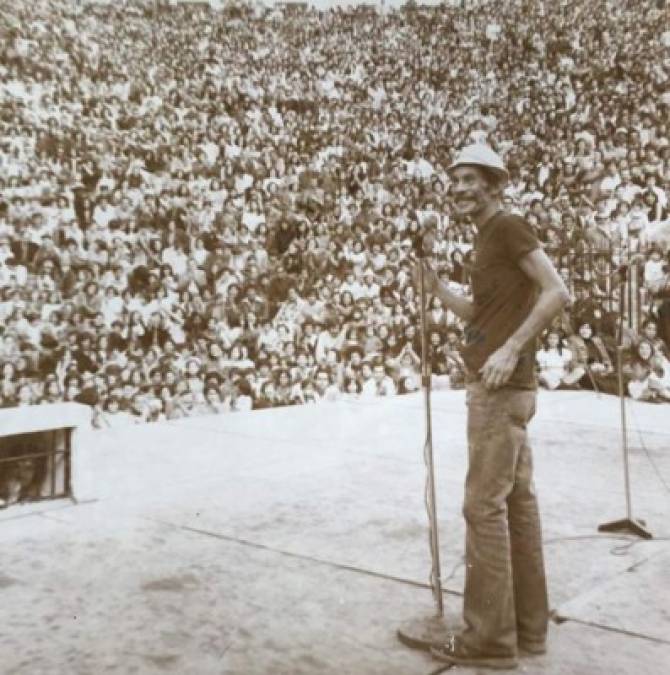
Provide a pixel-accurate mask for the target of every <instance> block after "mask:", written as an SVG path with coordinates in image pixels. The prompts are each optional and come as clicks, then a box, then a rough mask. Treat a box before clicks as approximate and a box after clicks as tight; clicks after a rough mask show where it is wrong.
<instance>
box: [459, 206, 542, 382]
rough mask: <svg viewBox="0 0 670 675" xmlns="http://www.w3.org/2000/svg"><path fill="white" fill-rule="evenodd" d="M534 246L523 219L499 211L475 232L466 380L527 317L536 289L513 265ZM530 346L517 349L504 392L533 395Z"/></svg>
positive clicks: (533, 349) (533, 350) (532, 348)
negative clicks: (522, 391)
mask: <svg viewBox="0 0 670 675" xmlns="http://www.w3.org/2000/svg"><path fill="white" fill-rule="evenodd" d="M539 246H540V242H539V241H538V239H537V237H536V236H535V234H534V232H533V230H532V228H531V227H530V225H528V223H526V221H525V220H524V219H523V218H520V217H519V216H516V215H512V214H509V213H506V212H504V211H499V212H498V213H496V214H495V215H494V216H492V217H491V218H490V219H489V220H488V221H487V222H486V223H485V224H484V226H483V227H482V228H481V229H480V230H479V232H478V234H477V239H476V241H475V247H474V256H473V267H472V272H471V281H472V291H473V300H474V309H475V311H474V316H473V318H472V320H471V321H470V323H469V325H468V327H467V330H466V342H465V348H464V350H463V359H464V361H465V363H466V366H467V368H468V374H469V376H470V377H474V378H478V377H479V369H480V368H481V367H482V366H483V365H484V363H485V362H486V359H487V358H488V357H489V356H490V355H491V354H492V353H493V352H494V351H496V349H498V348H499V347H501V346H502V345H503V344H504V343H505V342H506V341H507V339H508V338H509V337H510V336H511V335H513V334H514V332H515V331H516V330H517V329H518V328H519V326H520V325H521V324H522V323H523V322H524V320H525V319H526V317H527V316H528V315H529V314H530V311H531V309H532V308H533V305H534V304H535V301H536V298H537V293H538V289H537V287H536V285H535V284H534V282H533V281H532V280H531V279H529V278H528V276H526V274H525V273H524V272H523V270H522V269H521V267H520V266H519V261H520V260H521V258H523V257H524V256H525V255H526V254H527V253H529V252H531V251H533V250H535V249H536V248H539ZM535 353H536V344H535V340H531V341H530V342H529V343H528V344H525V345H524V346H523V347H522V350H521V353H520V356H519V362H518V364H517V366H516V369H515V370H514V372H513V373H512V376H511V377H510V379H509V381H508V383H507V385H506V386H508V387H515V388H519V389H534V388H535V387H536V386H537V382H536V377H535Z"/></svg>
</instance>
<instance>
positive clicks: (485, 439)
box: [463, 382, 549, 656]
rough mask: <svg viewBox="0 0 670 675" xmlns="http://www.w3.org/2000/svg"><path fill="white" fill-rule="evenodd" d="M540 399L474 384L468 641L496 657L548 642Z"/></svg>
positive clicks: (467, 507) (470, 392) (470, 398)
mask: <svg viewBox="0 0 670 675" xmlns="http://www.w3.org/2000/svg"><path fill="white" fill-rule="evenodd" d="M535 398H536V392H535V391H532V390H523V389H510V388H502V389H498V390H494V391H489V390H487V389H486V388H485V387H484V385H483V384H482V383H481V382H471V383H469V384H468V385H467V406H468V458H469V462H468V473H467V478H466V482H465V502H464V506H463V514H464V516H465V521H466V544H465V562H466V573H465V598H464V606H463V618H464V621H465V626H466V628H465V632H464V633H463V640H464V641H465V643H466V644H467V645H468V646H469V647H471V648H472V649H473V650H476V651H478V652H482V653H486V654H490V655H492V656H494V655H495V656H498V655H499V656H511V655H515V654H516V653H517V647H518V644H522V645H523V644H524V643H526V644H528V643H533V644H544V642H545V640H546V633H547V624H548V618H549V606H548V600H547V586H546V578H545V572H544V560H543V554H542V535H541V528H540V516H539V511H538V505H537V499H536V496H535V490H534V486H533V460H532V454H531V449H530V445H529V443H528V436H527V432H526V427H527V425H528V422H530V420H531V419H532V417H533V415H534V414H535Z"/></svg>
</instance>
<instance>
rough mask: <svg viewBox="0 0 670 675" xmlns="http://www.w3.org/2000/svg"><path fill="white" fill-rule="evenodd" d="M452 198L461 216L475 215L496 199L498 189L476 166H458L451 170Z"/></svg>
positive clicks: (471, 216)
mask: <svg viewBox="0 0 670 675" xmlns="http://www.w3.org/2000/svg"><path fill="white" fill-rule="evenodd" d="M450 177H451V199H452V202H453V205H454V208H455V209H456V211H457V212H458V215H460V216H470V218H473V217H475V216H476V215H477V214H478V213H481V212H482V211H484V210H485V209H486V208H487V207H488V206H489V205H490V204H491V202H492V201H494V200H495V199H496V189H495V187H494V186H492V185H491V184H490V183H489V181H487V180H486V177H485V175H484V173H483V172H481V171H480V170H479V169H478V168H477V167H475V166H467V165H463V166H457V167H454V169H452V171H451V172H450Z"/></svg>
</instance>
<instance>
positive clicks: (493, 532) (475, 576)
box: [415, 144, 569, 668]
mask: <svg viewBox="0 0 670 675" xmlns="http://www.w3.org/2000/svg"><path fill="white" fill-rule="evenodd" d="M448 173H449V176H450V178H451V193H450V194H451V199H452V201H453V205H454V208H455V210H456V211H457V212H458V214H459V215H461V216H468V217H469V218H470V220H471V221H472V222H473V223H474V225H475V226H476V228H477V238H476V242H475V248H474V254H475V255H474V259H473V269H472V272H471V282H472V293H473V297H472V299H467V298H465V297H463V296H460V295H457V294H455V293H452V292H451V291H449V289H448V288H447V287H446V286H445V285H444V284H443V283H442V282H441V281H440V279H439V277H438V275H437V274H436V273H435V271H434V270H432V269H431V268H430V266H429V265H428V264H426V273H425V282H426V290H427V292H428V293H432V294H435V295H437V296H439V297H440V299H441V300H442V301H443V302H444V304H445V306H446V307H448V308H449V309H450V310H452V311H453V312H454V313H455V314H457V315H458V316H459V317H461V318H462V319H463V320H465V321H466V322H467V324H468V327H467V330H466V335H465V337H466V346H465V348H464V350H463V358H464V360H465V363H466V365H467V373H468V374H467V380H466V381H467V406H468V426H467V429H468V473H467V478H466V482H465V501H464V506H463V513H464V516H465V520H466V551H465V561H466V577H465V597H464V607H463V619H464V622H465V629H464V630H463V632H461V633H459V634H457V635H454V636H452V637H451V638H450V639H449V640H448V641H447V643H446V644H444V645H440V646H438V647H435V648H433V649H432V650H431V651H432V654H433V656H434V657H435V658H437V659H439V660H441V661H445V662H447V663H453V664H459V665H468V666H483V667H491V668H513V667H515V666H516V665H517V656H518V652H519V651H524V652H530V653H535V654H541V653H544V652H545V650H546V635H547V624H548V617H549V607H548V600H547V589H546V580H545V573H544V561H543V554H542V538H541V530H540V518H539V511H538V506H537V500H536V497H535V492H534V488H533V481H532V456H531V449H530V446H529V444H528V438H527V435H526V425H527V424H528V422H529V421H530V419H531V418H532V417H533V414H534V412H535V396H536V382H535V351H536V348H535V338H536V337H537V336H538V334H539V333H540V332H541V331H542V329H543V328H545V327H546V326H547V325H548V324H549V323H550V322H551V320H552V319H553V318H554V317H555V316H556V315H557V314H558V313H559V312H560V311H561V309H562V308H563V307H564V305H566V304H567V303H568V302H569V294H568V291H567V289H566V287H565V284H564V283H563V281H562V279H561V277H560V276H559V274H558V273H557V271H556V270H555V269H554V267H553V265H552V263H551V261H550V260H549V258H548V257H547V255H546V254H545V252H544V250H543V249H542V247H541V246H540V243H539V242H538V240H537V239H536V237H535V235H534V234H533V231H532V229H531V227H530V226H529V225H528V224H527V223H526V222H525V221H524V220H523V218H521V217H519V216H516V215H512V214H510V213H507V212H505V211H504V210H502V209H501V207H500V201H501V193H502V190H503V187H504V185H505V183H506V181H507V179H508V173H507V170H506V169H505V166H504V164H503V161H502V159H501V158H500V157H499V156H498V155H497V154H496V153H495V152H493V150H491V149H490V148H489V147H487V146H485V145H482V144H475V145H469V146H466V147H465V148H463V149H462V150H461V151H460V152H459V153H458V155H457V157H456V159H455V161H454V163H453V164H451V166H450V167H449V168H448ZM415 276H417V273H416V272H415Z"/></svg>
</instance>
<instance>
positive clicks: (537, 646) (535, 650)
mask: <svg viewBox="0 0 670 675" xmlns="http://www.w3.org/2000/svg"><path fill="white" fill-rule="evenodd" d="M519 651H521V652H525V653H526V654H530V655H531V656H541V655H542V654H546V653H547V643H546V642H524V641H522V640H519Z"/></svg>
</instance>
